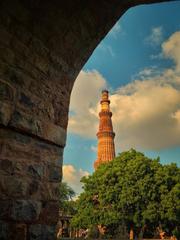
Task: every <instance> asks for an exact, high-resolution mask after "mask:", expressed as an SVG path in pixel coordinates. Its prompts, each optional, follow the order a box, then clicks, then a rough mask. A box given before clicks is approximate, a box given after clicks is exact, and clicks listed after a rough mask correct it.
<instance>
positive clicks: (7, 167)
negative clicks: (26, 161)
mask: <svg viewBox="0 0 180 240" xmlns="http://www.w3.org/2000/svg"><path fill="white" fill-rule="evenodd" d="M0 169H1V170H2V171H4V172H5V173H7V174H10V175H11V174H13V172H14V164H13V162H12V161H10V160H8V159H2V160H0Z"/></svg>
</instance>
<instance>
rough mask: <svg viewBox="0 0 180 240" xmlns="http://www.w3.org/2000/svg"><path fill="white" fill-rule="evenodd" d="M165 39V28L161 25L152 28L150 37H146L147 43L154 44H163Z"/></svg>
mask: <svg viewBox="0 0 180 240" xmlns="http://www.w3.org/2000/svg"><path fill="white" fill-rule="evenodd" d="M162 41H163V28H162V27H161V26H159V27H154V28H152V29H151V33H150V35H149V36H148V37H146V38H145V43H147V44H150V45H152V46H156V45H159V44H161V42H162Z"/></svg>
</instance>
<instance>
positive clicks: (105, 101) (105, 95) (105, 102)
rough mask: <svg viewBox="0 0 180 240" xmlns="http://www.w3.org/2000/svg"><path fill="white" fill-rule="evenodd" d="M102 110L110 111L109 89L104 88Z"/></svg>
mask: <svg viewBox="0 0 180 240" xmlns="http://www.w3.org/2000/svg"><path fill="white" fill-rule="evenodd" d="M100 103H101V111H108V112H109V111H110V107H109V104H110V100H109V92H108V90H103V91H102V95H101V101H100Z"/></svg>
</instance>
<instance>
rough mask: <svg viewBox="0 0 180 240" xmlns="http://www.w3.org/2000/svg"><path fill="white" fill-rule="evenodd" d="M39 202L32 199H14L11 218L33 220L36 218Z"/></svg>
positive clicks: (37, 216)
mask: <svg viewBox="0 0 180 240" xmlns="http://www.w3.org/2000/svg"><path fill="white" fill-rule="evenodd" d="M41 205H42V204H41V202H39V201H33V200H16V201H14V202H13V206H12V213H11V218H12V219H13V220H16V221H22V222H33V221H36V220H38V218H39V214H40V211H41Z"/></svg>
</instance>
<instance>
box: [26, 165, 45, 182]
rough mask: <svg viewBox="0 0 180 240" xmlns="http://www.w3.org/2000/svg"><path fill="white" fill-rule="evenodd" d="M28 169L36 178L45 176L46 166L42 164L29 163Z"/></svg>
mask: <svg viewBox="0 0 180 240" xmlns="http://www.w3.org/2000/svg"><path fill="white" fill-rule="evenodd" d="M27 171H28V174H30V175H31V176H32V177H34V178H38V179H41V178H43V176H44V167H43V165H40V164H34V165H29V166H28V169H27Z"/></svg>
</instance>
